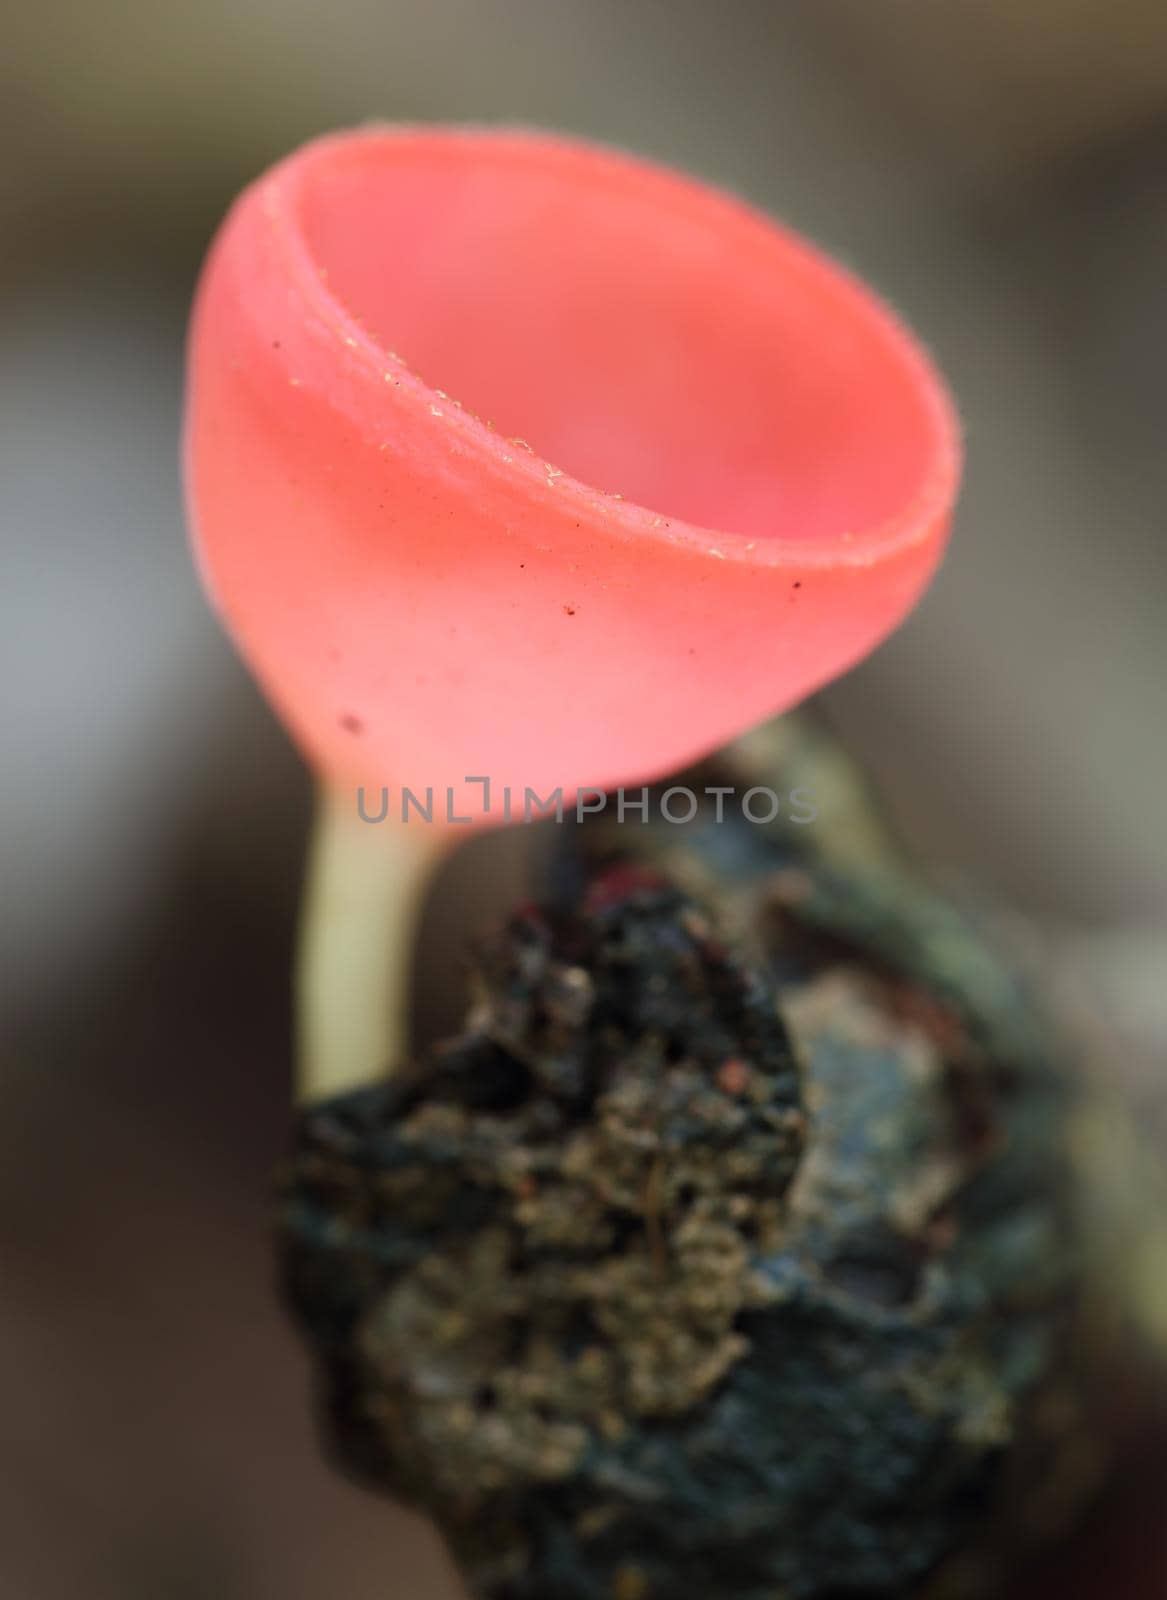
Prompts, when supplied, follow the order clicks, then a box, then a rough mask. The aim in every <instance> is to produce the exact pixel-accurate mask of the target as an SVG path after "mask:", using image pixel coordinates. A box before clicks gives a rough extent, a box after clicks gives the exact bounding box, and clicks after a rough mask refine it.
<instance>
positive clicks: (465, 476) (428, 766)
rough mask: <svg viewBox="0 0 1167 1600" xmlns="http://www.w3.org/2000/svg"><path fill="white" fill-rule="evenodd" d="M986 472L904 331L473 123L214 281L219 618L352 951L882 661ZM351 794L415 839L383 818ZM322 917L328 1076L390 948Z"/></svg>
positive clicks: (837, 281) (294, 206) (776, 259)
mask: <svg viewBox="0 0 1167 1600" xmlns="http://www.w3.org/2000/svg"><path fill="white" fill-rule="evenodd" d="M959 455H960V452H959V442H958V435H957V428H956V425H955V422H954V418H953V413H952V410H951V407H950V405H949V402H948V399H947V396H946V394H945V391H944V389H943V387H942V385H941V383H940V382H939V380H938V379H937V377H936V375H935V373H934V371H933V369H932V368H931V366H930V365H929V363H928V361H927V360H926V358H925V357H924V355H923V354H922V353H921V351H920V349H919V348H918V346H917V345H916V344H915V343H914V341H913V340H912V338H911V337H910V336H909V334H908V333H907V332H906V331H905V330H904V328H903V327H902V325H901V324H900V323H899V322H898V321H897V320H896V318H895V317H894V316H893V315H892V314H891V313H890V312H889V311H888V310H887V309H886V308H885V307H884V306H883V305H882V304H881V303H880V302H879V301H878V300H877V299H876V298H875V297H874V296H873V295H872V294H871V293H870V292H869V291H868V290H867V289H865V288H864V287H863V286H862V285H861V284H860V283H858V282H857V281H856V280H855V279H854V278H852V277H851V276H849V275H848V274H847V273H845V272H843V271H842V270H841V269H840V268H838V267H837V266H835V265H833V264H832V263H830V262H828V261H827V260H825V259H824V258H823V257H822V256H821V255H820V254H818V253H817V252H816V251H815V250H814V249H812V248H811V247H810V246H809V245H807V244H806V243H804V242H803V241H802V240H800V239H798V238H797V237H795V236H794V235H792V234H790V233H789V232H787V231H785V230H783V229H781V228H779V227H778V226H776V225H775V224H774V223H773V222H771V221H770V220H768V219H767V218H765V217H763V216H760V215H759V214H758V213H757V212H755V211H753V210H752V209H750V208H749V207H748V206H746V205H744V204H742V203H741V202H740V201H738V200H735V199H733V198H730V197H729V196H726V195H724V194H721V193H719V192H717V191H716V190H713V189H710V188H708V187H706V186H704V185H702V184H699V183H696V182H694V181H693V180H691V179H689V178H686V177H683V176H680V175H678V174H675V173H672V172H669V171H667V170H665V169H662V168H660V167H657V166H654V165H652V164H649V163H647V162H644V161H640V160H637V159H633V158H631V157H628V156H625V155H621V154H616V153H614V152H612V151H608V150H602V149H597V148H593V147H590V146H587V145H583V144H579V143H575V142H573V141H569V140H564V139H561V138H557V137H551V136H548V135H546V134H536V133H530V132H525V131H524V132H515V131H501V130H488V129H469V128H452V129H448V128H434V127H429V128H382V127H374V128H366V129H362V130H360V131H357V132H353V133H345V134H339V135H334V136H330V137H327V138H323V139H320V140H318V141H316V142H315V143H312V144H310V145H308V146H306V147H305V148H304V149H302V150H300V151H298V152H297V153H295V154H294V155H292V156H290V157H289V158H288V159H286V160H285V161H283V162H281V163H280V164H279V165H277V166H276V167H275V168H274V169H273V170H272V171H271V172H269V173H268V174H267V175H265V176H264V177H263V178H261V179H260V180H259V181H258V182H256V183H255V184H254V185H253V186H252V187H251V188H249V189H248V190H247V191H246V192H245V193H244V194H243V195H242V196H241V197H240V199H239V200H238V201H237V202H236V204H235V206H234V207H233V209H232V211H231V213H230V215H229V216H228V218H227V220H226V222H225V223H224V224H223V227H222V229H221V231H220V233H219V236H218V238H217V239H216V241H215V244H214V246H213V249H212V251H211V254H210V257H209V259H208V262H207V265H206V268H205V271H204V274H203V278H202V282H201V284H200V287H199V291H198V297H197V301H196V306H195V312H194V318H193V323H192V328H191V336H190V374H189V391H188V413H187V433H186V469H187V483H188V492H189V500H190V511H191V520H192V524H193V528H194V533H195V543H196V547H197V550H198V554H199V558H200V563H201V566H202V571H203V574H204V577H205V579H206V582H207V585H208V588H209V589H210V592H211V594H212V596H213V598H214V600H215V603H216V605H217V607H218V609H219V611H220V613H221V615H222V617H223V619H224V621H225V623H226V625H227V627H228V629H229V630H230V632H231V634H232V635H233V637H234V638H235V640H236V642H237V644H238V646H239V648H240V650H241V651H242V653H243V655H244V656H245V658H246V659H247V661H248V662H249V663H250V665H251V667H252V669H253V670H254V672H255V674H256V677H257V678H258V679H259V681H260V683H261V684H262V685H263V687H264V688H265V689H266V691H267V693H268V695H269V696H270V698H271V700H272V702H273V704H274V705H275V707H276V708H277V710H278V711H279V713H280V714H281V716H282V717H283V719H284V720H285V722H286V723H287V726H288V727H289V729H290V730H291V731H292V733H293V735H294V736H295V738H296V739H297V740H298V742H299V743H300V745H301V747H302V748H303V750H304V751H305V753H306V754H307V756H308V758H309V759H310V760H311V761H312V763H313V764H314V766H315V767H316V769H317V772H318V773H319V775H320V778H321V780H322V782H323V784H324V785H325V787H326V790H327V791H328V792H329V794H330V795H331V796H332V801H331V804H330V805H329V806H328V807H326V811H327V813H328V815H329V816H330V817H331V819H332V820H331V821H330V823H329V824H328V825H327V827H326V829H325V833H324V836H323V843H322V844H321V846H320V849H319V851H318V858H317V859H318V871H317V873H316V880H317V883H318V885H319V884H323V887H322V888H320V889H319V892H318V894H317V898H319V895H321V894H323V895H324V896H325V898H327V897H328V896H329V895H331V897H332V900H333V902H334V909H335V907H337V906H339V905H340V904H341V902H344V903H345V904H346V905H347V906H348V910H347V911H345V912H343V914H342V912H341V911H336V912H335V915H334V916H333V917H332V918H331V921H332V922H336V923H339V922H340V921H341V920H343V919H344V918H347V919H348V921H349V923H350V924H351V925H352V926H354V927H359V926H362V925H363V926H365V927H366V930H367V929H368V927H369V925H370V923H369V919H370V917H372V919H373V921H374V922H376V921H377V920H378V919H379V920H380V922H381V923H382V924H383V925H384V926H385V927H387V926H388V924H389V921H391V920H392V917H391V915H390V913H389V912H388V911H387V910H386V909H385V906H384V902H385V901H386V899H387V900H388V901H389V902H390V903H393V902H394V901H395V900H396V901H398V902H400V906H402V907H403V906H404V905H405V904H406V902H409V901H410V900H411V899H415V898H416V892H417V888H418V884H419V882H420V873H421V864H422V861H423V858H425V857H428V856H430V855H432V853H433V851H434V849H436V848H437V847H438V845H439V843H440V841H441V840H442V839H444V838H445V837H446V836H447V835H448V833H449V831H450V829H449V823H448V818H449V817H450V816H451V815H452V816H465V815H471V816H473V817H475V818H476V819H484V820H486V821H492V820H493V821H497V820H501V818H502V814H503V812H502V802H503V795H504V791H505V790H506V789H510V790H511V792H512V794H514V795H522V794H523V793H524V791H525V790H526V789H527V788H528V787H529V788H530V789H531V790H532V791H534V792H535V793H536V794H537V795H539V796H541V797H543V796H546V795H547V794H548V793H549V792H550V791H554V790H555V789H556V788H561V789H562V790H563V791H564V793H565V795H566V796H569V797H570V795H571V794H572V793H573V792H575V791H577V790H579V789H582V788H584V787H588V788H591V787H600V788H609V787H612V786H616V785H627V784H632V783H636V782H639V781H641V780H646V779H652V778H655V777H658V776H660V775H662V774H663V773H665V772H667V771H669V770H670V769H673V768H675V767H677V766H679V765H681V764H682V763H684V762H685V761H687V760H689V759H690V758H692V757H695V756H697V755H700V754H701V753H703V752H705V751H707V750H709V749H710V748H712V747H715V746H716V745H718V744H720V743H722V742H724V741H725V740H726V739H728V738H730V737H731V736H732V735H734V734H736V733H738V732H740V731H741V730H743V729H744V728H746V727H748V726H750V725H751V724H753V723H755V722H756V721H758V720H760V719H761V718H763V717H765V716H767V715H769V714H771V713H774V712H777V711H780V710H782V709H784V708H786V707H788V706H790V705H792V704H794V703H795V702H797V701H798V700H800V699H801V698H803V697H804V696H805V695H807V694H808V693H809V692H810V691H811V690H813V689H815V688H816V687H818V686H819V685H820V684H822V683H824V682H826V681H827V680H829V679H830V678H832V677H833V676H835V675H836V674H838V673H839V672H841V671H843V670H844V669H845V668H847V667H848V666H850V665H851V664H852V663H853V662H855V661H857V660H859V659H860V658H861V657H862V656H863V655H865V654H866V653H867V652H868V651H869V650H871V649H872V648H873V646H874V645H876V644H877V643H878V642H879V641H880V640H881V639H882V638H884V637H885V636H886V635H887V634H888V633H889V632H890V631H891V630H892V629H893V628H894V627H895V626H896V624H897V623H898V622H899V621H900V620H901V619H902V618H903V617H904V615H905V614H906V613H907V612H908V610H909V609H910V608H911V606H912V605H913V604H914V602H915V601H916V599H917V598H918V596H919V595H920V593H921V591H922V590H923V588H924V587H925V585H926V584H927V582H928V579H929V577H930V576H931V574H932V572H933V570H934V569H935V567H936V565H937V562H938V561H939V559H940V555H941V552H942V549H943V544H944V539H945V534H946V531H947V527H948V522H949V517H950V513H951V510H952V505H953V501H954V497H955V493H956V487H957V480H958V476H959ZM468 779H474V780H478V781H474V782H468V781H467V780H468ZM486 779H489V780H490V809H489V812H488V813H487V811H486V807H485V801H486V798H487V790H486V785H485V782H484V781H483V780H486ZM358 784H360V785H364V786H366V787H368V786H375V787H379V786H382V785H384V786H388V787H389V788H390V796H391V798H390V802H389V805H390V811H391V815H392V816H393V817H394V818H396V819H397V820H396V824H395V825H394V826H393V827H391V828H388V829H379V828H371V827H369V826H368V825H367V824H362V825H360V827H358V826H357V824H356V786H357V785H358ZM405 788H408V789H409V790H410V791H411V793H412V794H413V795H414V796H415V797H417V798H418V799H419V800H421V801H422V802H423V803H424V798H425V796H426V794H427V791H428V792H432V794H433V796H434V797H435V801H434V806H433V814H434V823H433V825H432V826H430V827H426V826H425V825H424V824H423V823H422V822H421V821H420V818H419V817H418V815H417V814H416V813H415V814H414V815H412V816H411V818H410V822H409V825H408V826H402V825H401V824H400V815H399V806H400V799H401V794H402V790H403V789H405ZM344 819H347V821H345V820H344ZM362 828H363V831H364V835H365V837H364V840H363V842H357V841H358V840H359V838H360V834H361V829H362ZM338 830H340V831H341V833H342V834H343V835H344V836H346V837H347V839H348V842H347V843H345V844H343V845H337V844H336V843H335V842H334V840H333V836H334V835H335V834H337V832H338ZM389 833H393V834H394V839H395V842H394V843H393V844H392V845H391V846H386V844H385V842H384V837H385V835H387V834H389ZM354 834H355V835H356V836H357V837H356V839H354V837H353V835H354ZM373 836H376V837H377V839H378V840H380V843H379V844H378V845H377V846H376V849H377V850H379V851H380V852H381V858H382V859H387V858H388V857H390V856H391V857H392V859H393V861H394V866H393V868H392V871H391V872H390V873H389V874H388V876H387V877H386V878H384V879H382V878H381V877H379V875H378V874H377V873H376V872H375V871H372V870H371V869H370V867H369V865H368V859H369V855H370V851H371V850H372V849H373V848H374V847H373V846H372V844H371V843H370V839H371V837H373ZM334 858H335V859H334ZM361 863H364V865H362V864H361ZM338 884H343V885H344V887H343V889H341V888H338V887H337V885H338ZM362 884H363V887H362ZM395 884H396V885H397V886H398V889H399V892H397V893H395V892H394V885H395ZM357 901H360V902H361V903H362V904H363V905H364V907H365V909H364V910H361V911H359V912H357V911H354V909H353V908H354V905H355V903H356V902H357ZM374 905H381V910H380V911H376V912H373V911H371V910H370V907H372V906H374ZM354 916H355V919H356V920H355V922H354V921H353V917H354ZM362 919H363V920H362ZM329 920H330V919H329V917H328V916H327V914H325V913H323V912H320V913H319V914H318V913H317V912H316V911H313V912H311V913H310V922H309V934H308V944H309V947H310V949H311V950H313V951H314V953H310V955H309V957H308V959H307V960H306V982H307V984H308V986H309V987H310V988H311V987H313V986H315V988H317V989H319V990H320V991H321V993H322V994H323V993H325V992H331V993H333V995H334V997H335V996H337V995H338V994H339V993H340V991H345V992H344V993H343V996H342V997H341V999H337V1000H336V1003H335V1004H332V1005H329V1004H326V1003H325V1002H324V1001H321V1002H320V1003H319V1004H316V1003H312V1004H310V1005H309V1007H308V1011H309V1013H311V1014H312V1015H319V1016H320V1018H321V1022H320V1027H319V1028H318V1029H317V1030H316V1031H317V1033H318V1034H319V1037H318V1039H317V1041H316V1042H315V1043H314V1044H312V1045H311V1047H310V1050H309V1054H315V1055H316V1056H317V1057H319V1056H320V1055H322V1054H328V1053H329V1052H331V1053H332V1054H333V1055H334V1056H339V1055H342V1054H343V1053H344V1052H343V1051H341V1050H340V1047H339V1045H335V1044H334V1045H331V1046H330V1044H329V1030H336V1029H337V1028H338V1027H339V1022H338V1016H339V1014H340V1012H341V1010H344V1011H345V1012H346V1014H347V1013H349V1012H351V1010H352V1007H353V1006H354V1005H356V1004H358V1003H360V995H361V992H362V991H363V990H366V989H367V988H368V987H369V986H373V987H379V988H380V989H382V990H383V989H384V988H385V976H384V972H383V970H381V967H380V966H377V967H375V968H374V966H373V965H372V963H373V962H374V950H373V946H374V944H376V947H377V948H376V954H375V960H376V962H377V963H381V962H382V961H383V956H384V950H383V944H384V940H381V941H373V940H370V939H366V940H365V949H366V956H365V957H364V958H359V957H357V956H356V955H355V954H354V951H355V946H354V943H353V939H352V937H351V936H350V937H349V938H348V939H347V940H346V939H344V938H340V937H339V936H338V935H337V934H336V932H335V929H333V930H331V931H329V930H328V929H324V931H322V932H321V933H320V934H319V936H318V937H317V936H315V935H314V934H313V933H312V931H311V930H312V928H313V927H314V926H315V925H316V924H318V923H319V924H321V925H323V924H324V923H327V922H329ZM397 942H398V944H400V943H401V941H400V939H399V940H398V941H397ZM326 948H331V949H332V950H334V951H335V952H340V954H338V955H337V956H336V959H329V958H326V957H325V956H324V955H323V954H322V952H323V951H324V950H325V949H326ZM361 959H365V960H367V962H368V963H369V964H370V972H369V974H368V975H367V977H366V978H363V979H359V980H358V979H357V978H356V977H355V976H354V974H353V962H354V960H355V961H356V962H357V965H358V966H359V965H360V962H361ZM321 963H323V966H324V967H325V968H327V969H328V970H327V971H326V972H324V973H323V974H322V975H321V976H320V977H319V979H318V981H317V980H316V979H314V978H313V973H314V972H316V971H317V969H318V968H320V966H321ZM346 973H347V974H348V978H347V979H346V977H345V974H346ZM338 986H339V988H338ZM342 1000H343V1004H342ZM308 1031H309V1032H311V1031H312V1025H311V1023H309V1025H308ZM390 1042H391V1041H389V1040H388V1038H387V1036H385V1033H384V1029H383V1028H379V1029H375V1030H374V1031H373V1035H372V1036H370V1038H369V1039H366V1040H364V1041H362V1043H361V1045H360V1048H359V1049H358V1050H357V1051H356V1055H358V1056H359V1055H360V1054H361V1051H364V1052H365V1055H366V1056H367V1054H368V1052H369V1051H370V1050H371V1049H373V1048H376V1049H378V1050H382V1051H383V1050H384V1049H386V1048H389V1047H390ZM372 1065H373V1064H372V1063H370V1062H369V1061H368V1060H367V1059H362V1060H361V1061H359V1062H357V1061H356V1060H355V1059H354V1061H352V1062H350V1063H349V1064H348V1065H344V1064H342V1065H341V1066H340V1067H339V1068H338V1069H337V1070H324V1069H321V1067H320V1066H319V1064H318V1065H317V1066H316V1067H315V1068H313V1069H312V1070H311V1073H310V1076H311V1077H312V1079H313V1082H314V1083H323V1082H324V1081H325V1079H327V1082H328V1085H329V1086H333V1085H334V1084H335V1083H337V1082H338V1081H355V1080H356V1079H359V1077H360V1076H362V1075H367V1074H368V1072H369V1071H370V1070H372ZM322 1071H323V1076H321V1073H322Z"/></svg>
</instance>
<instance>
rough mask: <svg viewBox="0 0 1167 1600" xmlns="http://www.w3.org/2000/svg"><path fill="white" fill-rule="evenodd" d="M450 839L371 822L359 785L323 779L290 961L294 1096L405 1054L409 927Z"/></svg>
mask: <svg viewBox="0 0 1167 1600" xmlns="http://www.w3.org/2000/svg"><path fill="white" fill-rule="evenodd" d="M449 843H450V835H449V832H448V830H447V829H445V828H443V827H442V826H440V825H438V824H434V823H432V822H430V823H427V822H426V821H425V820H424V819H422V818H420V817H416V816H411V817H409V819H408V820H407V821H404V822H403V821H402V820H401V818H400V816H398V815H394V814H393V812H392V811H389V812H388V813H387V815H386V816H385V817H384V818H383V819H381V820H379V821H377V820H372V821H370V820H367V819H366V814H364V813H363V812H362V808H361V807H360V806H359V805H358V801H357V794H356V791H355V789H349V788H346V787H339V786H336V785H331V784H328V783H322V784H321V785H320V787H319V794H318V801H317V812H316V817H315V820H314V823H313V829H312V838H311V842H310V845H309V850H308V863H307V872H306V876H305V882H304V899H303V903H302V906H301V912H300V927H299V935H298V949H297V957H296V988H295V993H296V1076H295V1094H296V1099H297V1101H299V1102H300V1103H301V1104H303V1103H307V1102H309V1101H313V1100H322V1099H325V1098H326V1097H327V1096H329V1095H333V1094H340V1093H343V1092H344V1091H345V1090H349V1089H357V1088H362V1087H364V1086H365V1085H366V1084H370V1083H375V1082H377V1081H378V1080H380V1079H382V1078H385V1077H388V1076H389V1074H390V1073H391V1072H392V1071H393V1070H394V1068H395V1067H396V1066H398V1065H399V1064H400V1063H401V1062H402V1061H403V1060H404V1059H405V1057H406V1056H407V1055H408V1054H409V1049H410V1039H409V1011H410V991H411V986H412V977H413V949H414V944H415V942H416V933H417V928H418V924H419V922H420V920H421V914H422V910H423V907H424V903H425V896H426V891H427V889H428V887H429V885H430V883H431V881H432V878H433V876H434V873H435V872H436V870H437V868H438V865H439V863H440V862H441V860H442V858H443V857H444V855H445V853H446V851H447V849H448V847H449Z"/></svg>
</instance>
